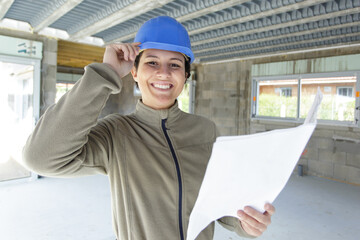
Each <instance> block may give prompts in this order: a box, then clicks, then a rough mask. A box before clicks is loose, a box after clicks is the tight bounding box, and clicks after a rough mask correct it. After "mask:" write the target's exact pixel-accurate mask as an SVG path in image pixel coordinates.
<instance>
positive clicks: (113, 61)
mask: <svg viewBox="0 0 360 240" xmlns="http://www.w3.org/2000/svg"><path fill="white" fill-rule="evenodd" d="M140 44H141V43H118V44H111V45H108V46H106V49H105V53H104V57H103V63H106V64H108V65H110V67H112V68H113V69H114V70H115V71H116V72H117V74H118V75H119V77H120V78H123V77H125V76H126V75H128V74H129V73H130V71H131V69H132V67H133V65H134V60H135V58H136V56H137V55H138V54H139V51H140V47H139V45H140Z"/></svg>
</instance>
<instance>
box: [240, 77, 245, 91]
mask: <svg viewBox="0 0 360 240" xmlns="http://www.w3.org/2000/svg"><path fill="white" fill-rule="evenodd" d="M245 89H246V80H243V79H240V90H245Z"/></svg>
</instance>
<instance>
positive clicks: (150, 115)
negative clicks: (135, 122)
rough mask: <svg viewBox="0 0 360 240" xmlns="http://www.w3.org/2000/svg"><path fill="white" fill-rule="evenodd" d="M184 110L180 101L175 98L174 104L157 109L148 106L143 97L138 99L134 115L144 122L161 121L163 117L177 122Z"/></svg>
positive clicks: (168, 121)
mask: <svg viewBox="0 0 360 240" xmlns="http://www.w3.org/2000/svg"><path fill="white" fill-rule="evenodd" d="M181 113H182V111H181V110H180V109H179V106H178V102H177V100H175V103H174V105H172V106H171V107H170V108H168V109H161V110H155V109H153V108H151V107H148V106H146V105H145V104H144V103H143V102H142V101H141V99H139V100H138V102H137V105H136V110H135V112H134V115H135V117H136V118H137V119H139V120H140V121H142V122H148V123H159V122H161V120H162V119H167V121H166V122H167V123H168V124H171V123H172V122H175V121H176V120H177V119H178V118H179V117H180V115H181Z"/></svg>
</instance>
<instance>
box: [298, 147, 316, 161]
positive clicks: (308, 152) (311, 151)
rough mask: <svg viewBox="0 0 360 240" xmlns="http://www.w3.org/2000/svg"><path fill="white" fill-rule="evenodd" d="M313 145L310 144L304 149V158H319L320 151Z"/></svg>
mask: <svg viewBox="0 0 360 240" xmlns="http://www.w3.org/2000/svg"><path fill="white" fill-rule="evenodd" d="M310 146H311V145H309V144H308V146H307V147H306V148H305V150H304V152H303V153H304V155H302V158H304V159H311V160H319V152H318V149H317V148H313V147H310Z"/></svg>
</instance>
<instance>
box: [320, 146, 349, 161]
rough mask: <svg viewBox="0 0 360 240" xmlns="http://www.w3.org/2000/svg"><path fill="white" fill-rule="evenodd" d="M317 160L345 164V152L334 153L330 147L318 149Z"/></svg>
mask: <svg viewBox="0 0 360 240" xmlns="http://www.w3.org/2000/svg"><path fill="white" fill-rule="evenodd" d="M319 160H320V161H326V162H332V163H336V164H344V165H345V163H346V153H345V152H335V153H334V152H333V151H332V150H331V149H319Z"/></svg>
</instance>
